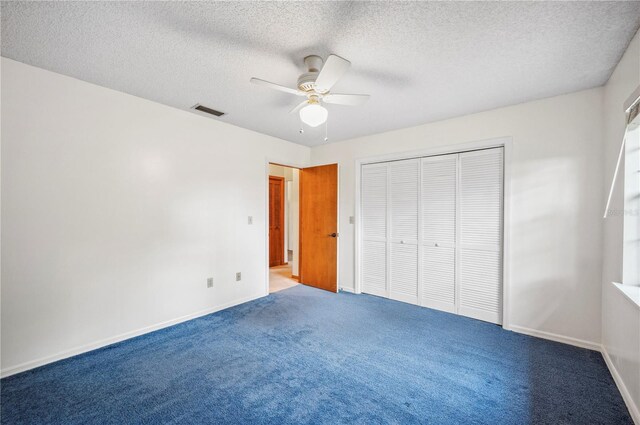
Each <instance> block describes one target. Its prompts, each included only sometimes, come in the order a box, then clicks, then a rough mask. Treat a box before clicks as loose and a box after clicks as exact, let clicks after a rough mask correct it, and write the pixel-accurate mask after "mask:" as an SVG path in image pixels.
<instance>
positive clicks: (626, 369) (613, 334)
mask: <svg viewBox="0 0 640 425" xmlns="http://www.w3.org/2000/svg"><path fill="white" fill-rule="evenodd" d="M638 85H640V33H639V34H636V36H635V37H634V39H633V40H632V41H631V43H630V44H629V47H628V48H627V51H626V53H625V54H624V56H623V57H622V60H621V61H620V63H619V64H618V66H617V67H616V69H615V71H614V72H613V74H612V75H611V78H610V79H609V81H608V82H607V84H606V86H605V89H604V117H605V120H604V155H603V157H604V161H605V174H604V183H605V187H606V188H607V191H608V189H609V185H610V183H611V177H612V175H613V172H614V168H615V165H616V160H617V156H618V152H619V149H620V143H621V142H622V137H623V134H624V129H625V115H624V111H623V104H624V102H625V101H626V99H627V98H628V97H629V96H630V95H631V93H632V92H633V91H634V90H635V89H636V88H637V87H638ZM622 175H624V169H623V170H622ZM623 188H624V184H623V181H621V180H618V184H617V185H616V190H615V193H614V196H613V198H612V204H611V207H610V208H611V209H612V210H617V211H622V210H624V203H623ZM603 195H604V194H603ZM604 202H606V199H604V200H603V204H604ZM623 222H624V216H623V215H622V214H612V215H610V216H609V217H607V219H606V220H604V238H603V248H604V249H603V272H602V285H603V286H602V346H603V352H604V353H605V358H606V359H607V361H608V365H609V368H610V369H612V374H613V375H614V377H616V378H617V381H618V382H617V383H618V386H619V387H620V389H621V392H622V394H623V396H625V401H626V402H627V405H628V406H629V410H630V411H631V412H632V415H634V418H635V421H636V423H638V424H640V307H638V306H637V305H634V304H633V303H631V302H630V301H629V299H628V298H627V297H626V296H625V295H623V294H622V293H621V292H620V291H619V290H618V289H617V288H616V287H615V286H614V285H613V284H612V283H611V282H622V274H623V268H622V258H623V241H624V233H623ZM636 261H638V260H637V259H636ZM623 283H624V282H623Z"/></svg>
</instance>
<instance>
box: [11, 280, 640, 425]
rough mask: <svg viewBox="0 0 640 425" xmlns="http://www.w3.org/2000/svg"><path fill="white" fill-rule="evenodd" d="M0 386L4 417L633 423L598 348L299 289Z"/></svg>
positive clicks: (372, 300) (95, 421)
mask: <svg viewBox="0 0 640 425" xmlns="http://www.w3.org/2000/svg"><path fill="white" fill-rule="evenodd" d="M0 384H1V400H0V403H1V409H2V410H1V415H2V423H3V424H8V423H24V424H44V423H56V424H158V423H176V424H187V423H190V424H195V423H199V424H213V423H250V424H260V423H272V424H283V423H296V424H300V423H326V424H336V423H361V424H377V423H396V424H411V423H429V424H581V425H584V424H631V423H632V422H631V418H630V417H629V414H628V412H627V409H626V408H625V405H624V402H623V400H622V398H621V396H620V393H619V392H618V390H617V388H616V386H615V384H614V382H613V379H612V378H611V376H610V375H609V372H608V371H607V367H606V365H605V364H604V361H603V359H602V356H601V355H600V354H599V353H597V352H594V351H589V350H585V349H580V348H575V347H572V346H568V345H563V344H559V343H555V342H550V341H545V340H542V339H537V338H532V337H528V336H524V335H520V334H516V333H512V332H507V331H504V330H502V329H501V328H500V327H498V326H494V325H491V324H488V323H483V322H479V321H476V320H472V319H467V318H464V317H460V316H455V315H451V314H447V313H442V312H438V311H434V310H429V309H426V308H421V307H416V306H411V305H408V304H403V303H399V302H394V301H390V300H386V299H382V298H377V297H373V296H367V295H352V294H344V293H342V294H339V295H335V294H331V293H328V292H324V291H320V290H316V289H313V288H309V287H306V286H303V285H298V286H296V287H293V288H290V289H287V290H284V291H281V292H278V293H275V294H272V295H270V296H269V297H266V298H262V299H260V300H257V301H253V302H251V303H247V304H243V305H241V306H238V307H235V308H231V309H228V310H225V311H222V312H219V313H216V314H212V315H209V316H206V317H203V318H200V319H196V320H192V321H189V322H186V323H183V324H180V325H177V326H174V327H171V328H168V329H164V330H161V331H158V332H154V333H152V334H148V335H144V336H142V337H138V338H135V339H132V340H129V341H125V342H122V343H119V344H115V345H112V346H109V347H106V348H103V349H100V350H96V351H93V352H90V353H87V354H84V355H81V356H77V357H75V358H72V359H68V360H64V361H60V362H58V363H54V364H51V365H48V366H44V367H42V368H39V369H35V370H32V371H29V372H25V373H22V374H19V375H15V376H12V377H9V378H5V379H3V380H2V381H1V382H0Z"/></svg>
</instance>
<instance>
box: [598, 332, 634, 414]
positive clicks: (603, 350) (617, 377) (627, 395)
mask: <svg viewBox="0 0 640 425" xmlns="http://www.w3.org/2000/svg"><path fill="white" fill-rule="evenodd" d="M600 351H601V353H602V357H604V362H605V363H606V364H607V367H608V368H609V372H610V373H611V376H612V377H613V380H614V382H615V383H616V386H617V387H618V390H619V391H620V394H621V395H622V399H623V400H624V403H625V404H626V405H627V409H628V410H629V413H630V414H631V419H632V420H633V422H635V424H636V425H640V407H639V406H638V405H637V404H635V402H634V400H633V398H632V397H631V394H630V393H629V390H628V389H627V387H626V385H625V384H624V381H623V380H622V377H621V376H620V374H619V373H618V370H617V369H616V367H615V366H614V364H613V361H612V360H611V357H610V356H609V352H608V351H607V348H606V347H605V346H604V344H603V345H602V347H601V350H600Z"/></svg>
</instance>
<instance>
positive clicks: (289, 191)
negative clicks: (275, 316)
mask: <svg viewBox="0 0 640 425" xmlns="http://www.w3.org/2000/svg"><path fill="white" fill-rule="evenodd" d="M299 195H300V170H298V169H297V168H292V167H286V166H283V165H276V164H269V293H273V292H278V291H281V290H283V289H287V288H291V287H293V286H296V285H298V281H299V279H300V278H299V255H300V250H299V243H298V241H299V230H300V222H299V211H300V202H299V199H300V198H299Z"/></svg>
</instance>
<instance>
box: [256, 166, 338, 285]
mask: <svg viewBox="0 0 640 425" xmlns="http://www.w3.org/2000/svg"><path fill="white" fill-rule="evenodd" d="M269 164H273V165H280V166H282V167H289V168H297V169H298V170H303V169H305V168H309V167H319V166H322V165H331V164H336V165H337V166H338V185H337V188H336V196H337V198H338V202H337V211H336V214H337V217H336V223H337V232H338V235H339V234H340V163H338V162H328V163H320V164H306V165H303V164H300V163H298V164H296V163H292V162H289V161H285V160H282V159H278V158H272V157H265V160H264V194H265V202H264V217H265V226H264V229H265V230H264V292H263V296H267V295H269V223H268V221H269ZM298 227H300V222H299V221H298ZM300 230H301V229H299V230H298V267H300V258H299V255H300ZM336 251H337V252H336V286H337V288H338V292H340V237H339V236H338V243H337V247H336ZM300 274H301V273H300V270H299V269H298V276H300Z"/></svg>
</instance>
